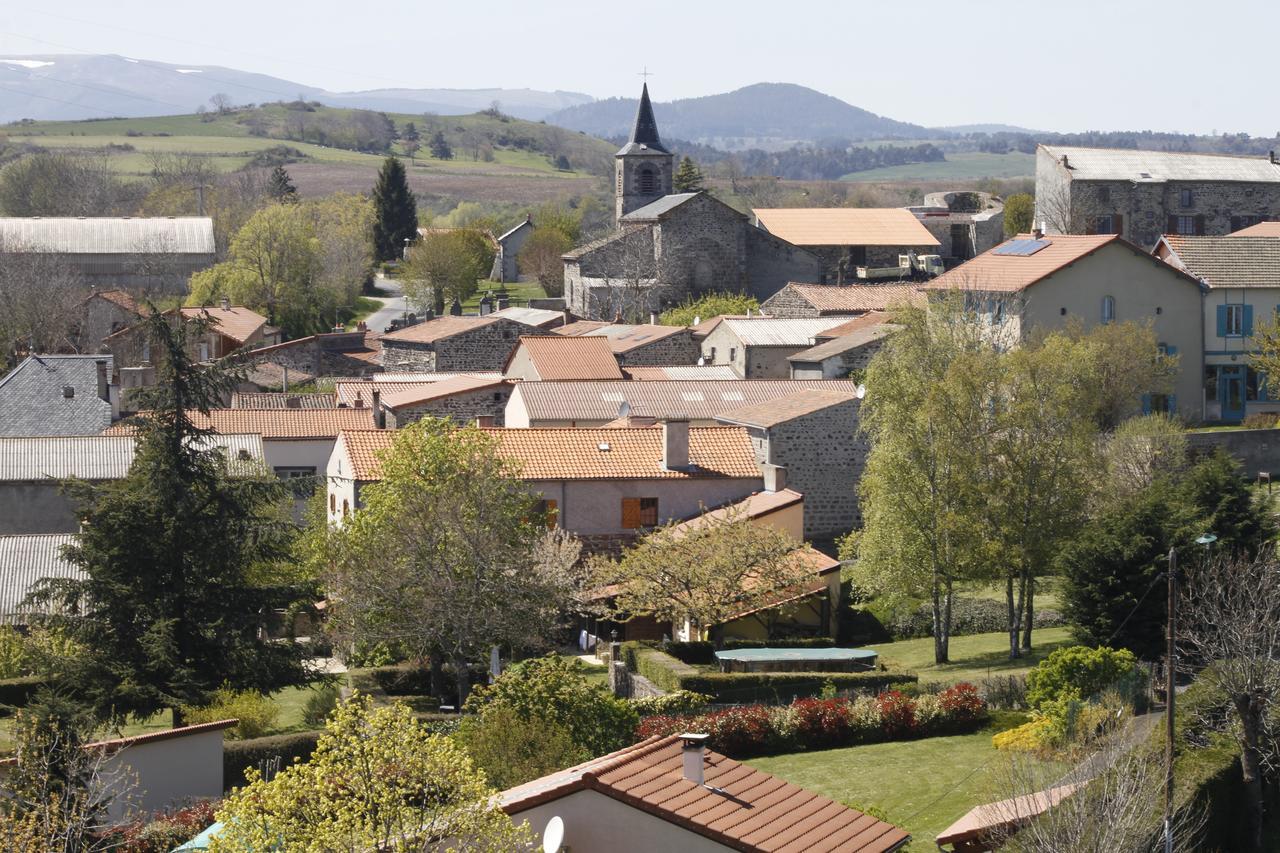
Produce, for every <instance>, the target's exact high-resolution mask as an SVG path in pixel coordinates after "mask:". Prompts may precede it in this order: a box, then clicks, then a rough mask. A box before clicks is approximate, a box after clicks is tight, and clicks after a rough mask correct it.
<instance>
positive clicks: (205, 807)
mask: <svg viewBox="0 0 1280 853" xmlns="http://www.w3.org/2000/svg"><path fill="white" fill-rule="evenodd" d="M216 806H217V804H216V803H213V802H200V803H195V804H194V805H190V806H186V807H184V808H180V809H174V810H172V811H167V812H163V813H161V814H158V815H155V816H154V817H152V818H151V819H150V820H147V821H134V822H133V823H127V824H124V825H122V826H118V827H115V829H114V830H113V832H112V834H111V836H110V838H109V839H108V843H109V844H111V845H112V848H111V849H115V850H121V851H123V853H169V851H170V850H172V849H173V848H175V847H177V846H178V845H179V844H184V843H186V842H187V841H190V840H191V839H192V838H194V837H195V836H196V835H199V834H200V833H201V832H203V831H204V829H205V828H206V827H207V826H208V825H209V824H211V823H213V821H214V810H215V808H216Z"/></svg>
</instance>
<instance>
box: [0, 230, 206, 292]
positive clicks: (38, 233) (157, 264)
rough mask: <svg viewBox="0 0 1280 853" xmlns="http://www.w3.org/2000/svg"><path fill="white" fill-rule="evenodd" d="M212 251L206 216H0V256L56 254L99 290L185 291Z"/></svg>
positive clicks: (204, 266) (61, 261)
mask: <svg viewBox="0 0 1280 853" xmlns="http://www.w3.org/2000/svg"><path fill="white" fill-rule="evenodd" d="M215 252H216V247H215V244H214V239H213V220H212V219H210V218H209V217H207V216H158V217H130V216H123V217H119V216H53V217H42V216H35V217H0V256H3V255H16V256H21V255H24V254H38V255H51V256H56V258H57V259H58V261H59V262H60V263H63V264H66V265H67V266H68V267H69V268H70V269H71V270H72V271H74V272H75V273H77V274H79V275H80V276H82V277H83V278H84V280H85V282H86V283H88V284H90V285H93V286H96V287H100V288H102V289H104V290H110V289H114V288H119V289H124V290H128V291H130V292H145V293H169V294H178V295H185V294H186V292H187V280H188V279H189V278H191V275H192V273H196V272H199V271H200V270H203V269H207V268H209V267H211V266H213V264H214V261H215Z"/></svg>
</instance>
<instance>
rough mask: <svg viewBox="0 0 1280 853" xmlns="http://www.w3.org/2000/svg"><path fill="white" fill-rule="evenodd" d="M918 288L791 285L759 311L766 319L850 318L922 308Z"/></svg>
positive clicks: (921, 295)
mask: <svg viewBox="0 0 1280 853" xmlns="http://www.w3.org/2000/svg"><path fill="white" fill-rule="evenodd" d="M924 301H925V300H924V295H923V293H922V292H921V290H920V285H918V284H850V285H845V286H843V287H838V286H836V285H829V284H802V283H799V282H794V281H793V282H791V283H790V284H788V285H787V286H786V287H784V288H782V290H779V291H778V292H777V293H775V294H774V295H773V296H770V297H769V298H768V299H767V300H765V302H764V304H762V305H761V306H760V311H761V313H762V314H765V315H767V316H769V317H780V318H791V319H799V318H803V317H853V316H857V315H859V314H866V313H867V312H869V311H888V310H889V309H891V308H895V307H897V306H898V305H923V304H924Z"/></svg>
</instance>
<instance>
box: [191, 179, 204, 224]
mask: <svg viewBox="0 0 1280 853" xmlns="http://www.w3.org/2000/svg"><path fill="white" fill-rule="evenodd" d="M192 189H193V190H195V191H196V216H204V190H205V185H204V184H196V185H195V186H194V187H192Z"/></svg>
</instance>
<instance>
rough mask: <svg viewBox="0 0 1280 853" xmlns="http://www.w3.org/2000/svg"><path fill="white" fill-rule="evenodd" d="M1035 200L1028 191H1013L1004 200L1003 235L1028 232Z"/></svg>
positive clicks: (1033, 213) (1010, 235)
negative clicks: (1013, 192)
mask: <svg viewBox="0 0 1280 853" xmlns="http://www.w3.org/2000/svg"><path fill="white" fill-rule="evenodd" d="M1035 213H1036V200H1035V197H1033V196H1032V195H1031V194H1030V193H1015V194H1014V195H1011V196H1009V197H1008V198H1006V199H1005V200H1004V236H1006V237H1012V236H1014V235H1015V234H1027V233H1030V231H1031V227H1032V219H1033V218H1034V217H1035Z"/></svg>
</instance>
